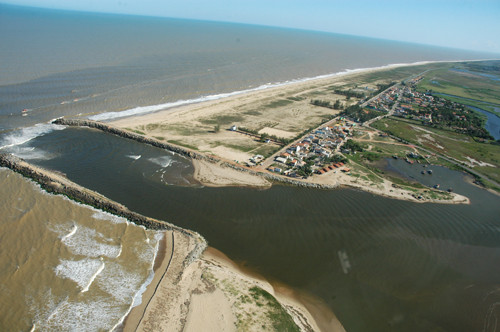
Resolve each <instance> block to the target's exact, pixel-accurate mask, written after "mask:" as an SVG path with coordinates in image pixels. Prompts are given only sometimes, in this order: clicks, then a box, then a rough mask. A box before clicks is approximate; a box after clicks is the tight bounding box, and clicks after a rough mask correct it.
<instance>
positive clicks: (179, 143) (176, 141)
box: [167, 139, 198, 150]
mask: <svg viewBox="0 0 500 332" xmlns="http://www.w3.org/2000/svg"><path fill="white" fill-rule="evenodd" d="M167 142H169V143H172V144H176V145H179V146H183V147H185V148H188V149H191V150H198V148H197V147H196V146H194V145H189V144H186V143H184V142H181V141H178V140H174V139H171V140H168V141H167Z"/></svg>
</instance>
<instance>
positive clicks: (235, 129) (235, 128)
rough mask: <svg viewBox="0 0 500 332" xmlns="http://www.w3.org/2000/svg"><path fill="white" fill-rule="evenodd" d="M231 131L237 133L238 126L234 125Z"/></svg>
mask: <svg viewBox="0 0 500 332" xmlns="http://www.w3.org/2000/svg"><path fill="white" fill-rule="evenodd" d="M229 130H231V131H237V130H238V127H237V126H236V125H232V126H231V128H230V129H229Z"/></svg>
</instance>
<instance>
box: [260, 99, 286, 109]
mask: <svg viewBox="0 0 500 332" xmlns="http://www.w3.org/2000/svg"><path fill="white" fill-rule="evenodd" d="M290 104H293V100H290V98H289V99H278V100H274V101H272V102H270V103H269V104H267V105H264V107H265V108H277V107H283V106H287V105H290Z"/></svg>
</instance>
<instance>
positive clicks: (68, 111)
mask: <svg viewBox="0 0 500 332" xmlns="http://www.w3.org/2000/svg"><path fill="white" fill-rule="evenodd" d="M0 44H1V45H2V47H1V48H0V73H1V75H0V152H11V153H14V154H16V155H18V156H20V157H22V158H25V159H26V160H28V161H30V162H32V163H34V164H37V165H41V166H43V167H47V168H50V169H54V170H57V171H59V172H62V173H64V174H66V175H67V176H68V178H70V179H72V180H73V181H75V182H77V183H79V184H81V185H84V186H87V187H89V188H91V189H94V190H97V191H99V192H100V193H102V194H104V195H106V196H108V197H110V198H111V199H114V200H116V201H118V202H120V203H123V204H125V205H126V206H127V207H129V208H130V209H132V210H134V211H137V212H139V213H142V214H145V215H148V216H152V217H156V218H159V219H162V220H166V221H169V222H172V223H174V224H177V225H179V226H182V227H186V228H190V229H193V230H195V231H198V232H200V233H201V234H202V235H203V236H204V237H206V238H207V239H208V241H209V244H210V245H211V246H213V247H215V248H217V249H219V250H221V251H223V252H224V253H225V254H227V255H228V256H229V257H231V258H232V259H234V260H235V261H237V262H239V263H240V264H245V266H246V267H248V268H250V269H253V270H255V271H256V272H258V273H261V274H262V275H263V276H265V277H267V278H269V279H270V280H273V281H275V282H280V283H285V284H288V285H290V286H292V287H295V288H297V289H299V290H301V291H305V292H308V293H311V294H313V295H316V296H318V297H320V298H321V299H322V300H323V301H324V302H325V303H326V304H327V305H328V306H329V307H330V308H331V309H332V310H333V311H334V312H335V313H336V314H337V316H338V317H339V319H340V321H341V322H342V323H343V324H344V326H345V327H346V329H347V330H349V331H366V330H370V331H374V330H381V331H382V330H385V331H387V330H394V331H398V330H408V331H409V330H415V331H417V330H422V329H431V328H441V329H443V330H448V331H458V330H463V331H470V330H480V329H481V330H483V328H484V330H490V328H492V327H495V326H496V324H497V323H496V319H497V315H498V313H497V312H496V310H497V309H496V303H497V302H498V296H499V295H500V294H499V293H498V290H497V289H498V285H499V282H500V271H499V270H498V268H497V267H496V264H495V262H496V261H498V258H500V250H499V245H500V224H499V221H498V220H497V219H498V215H499V212H500V210H499V209H498V197H497V196H494V195H492V194H489V193H487V192H485V191H482V190H479V189H477V188H475V187H473V186H471V185H469V186H467V184H464V188H465V189H464V190H465V194H469V195H471V196H472V197H471V200H472V204H471V205H470V206H444V205H437V204H414V203H408V202H400V201H395V200H390V199H386V198H381V197H375V196H373V195H371V194H367V193H362V192H358V191H354V190H347V189H346V190H334V191H321V190H311V189H300V188H289V187H280V186H275V187H273V188H272V189H270V190H265V191H260V190H255V189H245V188H203V187H201V186H200V185H199V184H197V183H196V181H194V180H193V178H192V172H193V168H192V165H191V163H190V162H189V161H188V160H186V159H184V158H182V157H180V156H177V155H174V154H170V153H167V152H165V151H162V150H158V149H155V148H152V147H145V146H142V145H140V144H138V143H135V142H130V141H126V140H123V139H119V138H116V137H112V136H110V135H106V134H103V133H100V132H97V131H94V130H87V129H75V128H65V127H63V126H55V125H52V124H48V123H47V122H48V121H50V120H51V119H54V118H57V117H60V116H64V115H72V116H74V115H81V116H82V117H90V118H94V119H106V118H114V117H117V116H123V115H126V114H132V113H141V112H142V113H143V112H151V111H155V110H158V109H163V108H166V107H173V106H175V105H179V104H185V103H192V102H199V101H202V100H208V99H216V98H223V97H224V96H227V95H230V94H234V93H242V91H247V90H252V89H265V88H268V87H269V86H273V85H276V84H286V83H287V82H291V81H294V80H304V79H308V78H313V77H318V76H322V75H332V74H335V73H342V72H346V71H348V70H356V69H360V68H369V67H377V66H386V65H390V64H394V63H413V62H419V61H435V60H439V61H444V60H460V59H479V58H491V55H489V54H478V53H473V52H468V51H460V50H451V49H443V48H438V47H430V46H422V45H413V44H408V43H398V42H393V41H386V40H375V39H369V38H362V37H353V36H345V35H336V34H328V33H320V32H307V31H301V30H292V29H278V28H270V27H259V26H250V25H238V24H229V23H215V22H203V21H192V20H180V19H162V18H147V17H133V16H121V15H105V14H90V13H74V12H62V11H51V10H41V9H32V8H23V7H14V6H7V5H0ZM23 110H26V111H24V112H23ZM116 112H120V113H116ZM124 112H125V113H124ZM127 112H128V113H127ZM450 172H451V171H450ZM447 176H450V177H452V178H453V179H454V181H456V182H459V183H462V182H463V179H462V175H460V174H455V173H450V174H448V175H447ZM0 183H1V189H0V196H1V197H2V202H3V204H2V205H1V206H0V216H2V217H1V218H0V237H1V241H0V249H1V252H2V255H1V256H0V260H1V264H2V266H3V267H4V268H3V269H2V271H1V274H0V281H1V283H0V284H1V285H2V286H1V288H0V301H1V303H2V306H1V309H0V329H1V330H30V329H33V330H74V329H78V330H88V331H94V330H98V329H104V330H111V329H113V328H114V327H115V326H116V325H118V324H119V323H120V321H121V319H123V317H124V315H126V313H127V312H128V310H130V308H131V306H133V305H134V298H135V299H137V298H138V294H140V293H141V290H143V289H144V287H145V285H147V284H148V282H149V280H151V275H152V265H153V262H154V257H155V255H156V252H157V250H158V243H159V241H160V238H161V234H160V233H157V232H153V231H147V230H145V229H144V228H142V227H138V226H135V225H133V224H130V223H128V222H127V221H125V220H123V219H120V218H116V217H114V216H111V215H108V214H105V213H103V212H100V211H97V210H94V209H92V208H89V207H86V206H82V205H79V204H77V203H74V202H71V201H69V200H67V199H65V198H62V197H56V196H52V195H49V194H46V193H44V192H43V191H42V190H41V189H40V188H39V187H38V186H37V185H35V184H33V183H31V182H30V181H28V180H26V179H24V178H22V177H21V176H19V175H17V174H14V173H12V172H11V171H9V170H6V169H0ZM457 188H458V187H457ZM360 206H363V208H362V209H360ZM339 255H346V256H347V257H348V259H349V261H350V262H351V266H352V269H351V270H350V271H348V273H344V271H343V269H342V265H341V263H340V261H339Z"/></svg>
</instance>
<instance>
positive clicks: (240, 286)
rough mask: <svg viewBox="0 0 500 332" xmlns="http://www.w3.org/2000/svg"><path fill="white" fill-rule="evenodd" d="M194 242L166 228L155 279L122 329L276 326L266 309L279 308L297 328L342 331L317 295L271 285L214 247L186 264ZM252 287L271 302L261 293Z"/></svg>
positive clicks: (161, 329)
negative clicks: (267, 296)
mask: <svg viewBox="0 0 500 332" xmlns="http://www.w3.org/2000/svg"><path fill="white" fill-rule="evenodd" d="M195 245H196V244H195V243H194V241H193V239H192V238H189V237H187V236H185V235H183V234H181V233H179V232H175V231H168V232H165V237H164V242H163V244H162V246H161V248H160V252H159V254H158V256H157V262H156V264H155V275H154V278H153V280H152V282H151V283H150V284H149V285H148V287H147V289H146V291H145V292H144V293H143V295H142V302H141V304H140V305H138V306H136V307H134V308H133V309H132V310H131V312H130V313H129V315H128V316H127V318H126V320H125V322H124V324H123V331H202V330H203V331H238V330H244V331H266V330H276V325H275V324H278V323H279V322H276V321H273V320H272V319H271V318H270V315H269V313H274V312H275V311H277V310H278V309H279V311H280V313H281V314H283V315H286V316H287V317H288V319H290V320H293V322H294V324H296V325H297V326H298V327H299V328H300V330H301V331H344V329H343V327H342V325H341V324H340V322H339V321H338V320H337V318H336V317H335V315H334V314H333V313H332V312H331V310H330V309H329V308H328V307H326V306H325V305H324V304H322V302H321V301H320V300H319V299H316V298H314V297H312V296H307V295H303V294H300V295H299V294H298V293H297V292H296V291H294V290H292V289H290V288H288V287H285V286H273V285H271V284H270V283H269V282H267V281H266V280H265V279H264V278H262V277H261V276H258V275H255V274H253V273H250V272H248V271H244V270H242V269H241V268H240V267H238V266H237V265H236V264H235V263H234V262H232V261H231V260H230V259H229V258H227V257H226V256H225V255H224V254H223V253H221V252H219V251H218V250H216V249H214V248H208V249H207V250H206V251H205V252H204V253H203V255H202V256H201V257H200V258H199V259H196V260H195V261H194V262H191V263H187V261H186V258H187V257H188V256H189V253H190V251H191V250H192V249H193V248H194V247H195ZM256 290H259V291H261V290H263V291H265V292H267V293H268V294H271V295H272V297H273V299H275V300H272V301H269V300H268V299H267V298H265V297H259V296H260V295H259V294H260V293H259V294H258V293H256ZM263 291H262V292H263ZM276 300H277V302H275V301H276ZM266 301H269V302H267V303H266Z"/></svg>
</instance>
